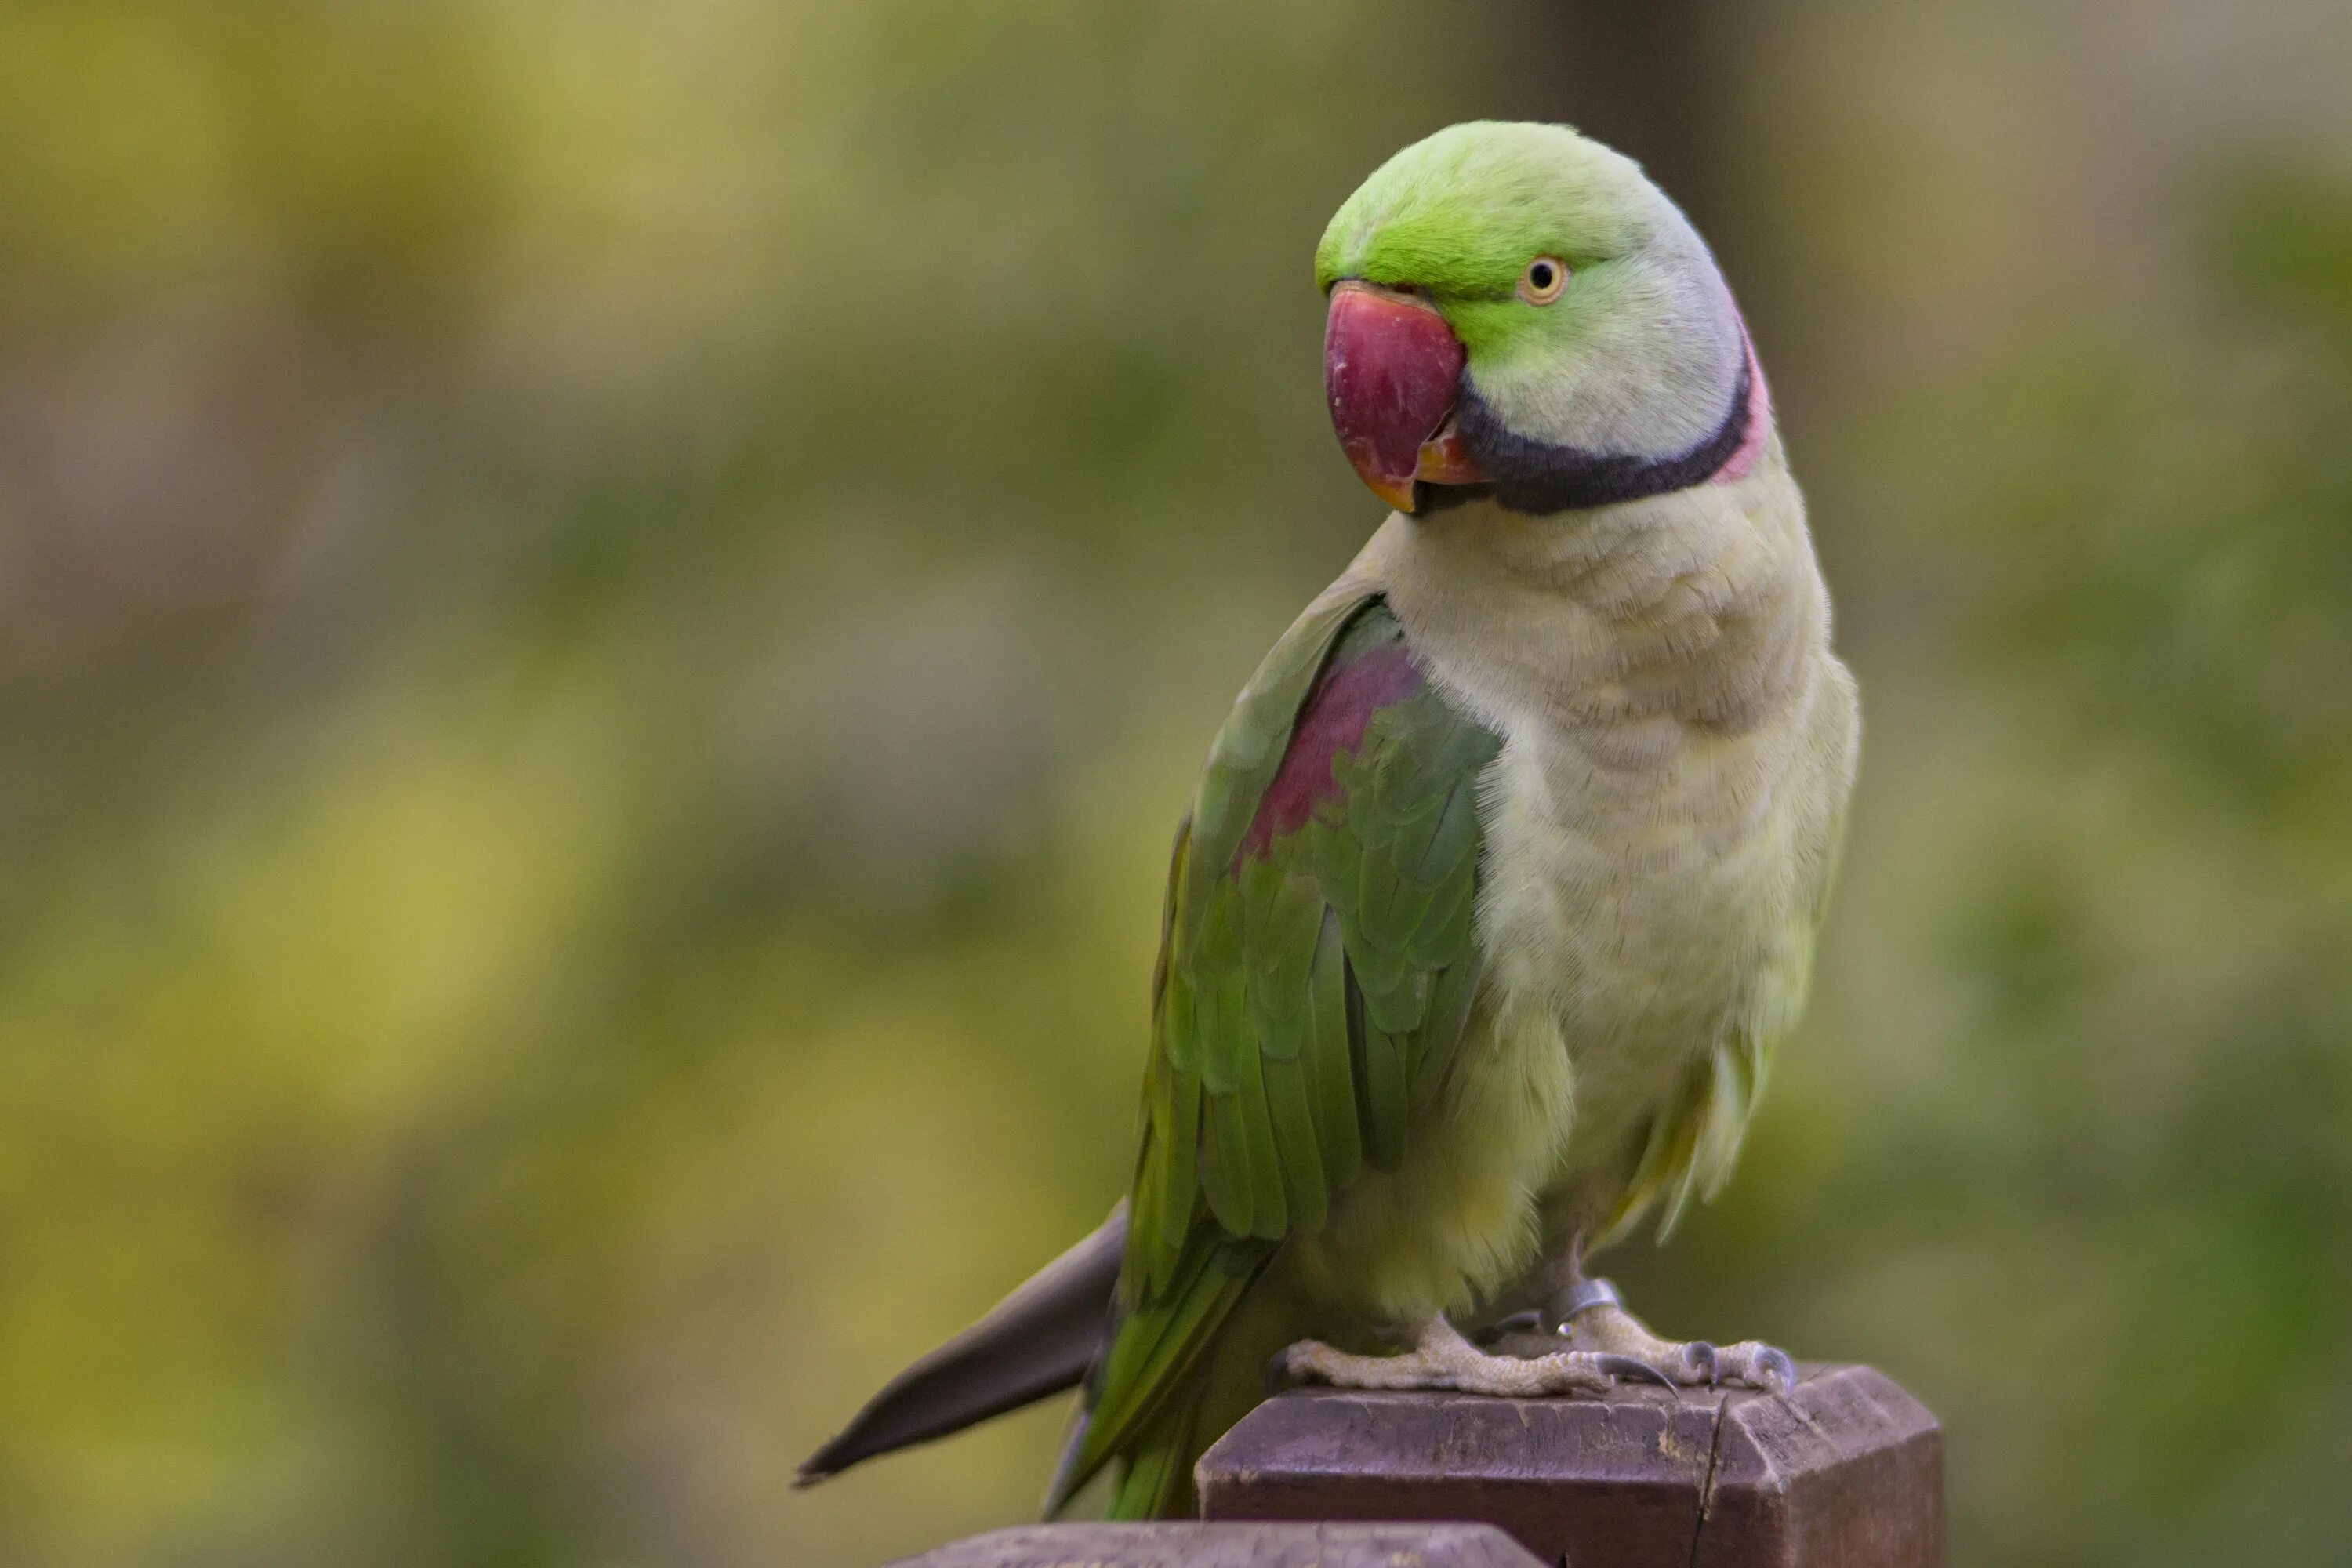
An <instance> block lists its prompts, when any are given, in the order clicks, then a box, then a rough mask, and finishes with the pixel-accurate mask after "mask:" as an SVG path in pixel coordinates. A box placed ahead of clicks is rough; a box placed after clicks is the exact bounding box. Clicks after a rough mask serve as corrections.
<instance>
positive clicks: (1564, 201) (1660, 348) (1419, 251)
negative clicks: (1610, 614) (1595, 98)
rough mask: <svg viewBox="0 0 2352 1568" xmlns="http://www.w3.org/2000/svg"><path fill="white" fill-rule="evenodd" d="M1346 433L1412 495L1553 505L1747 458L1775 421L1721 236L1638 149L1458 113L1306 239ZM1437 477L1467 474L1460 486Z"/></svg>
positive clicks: (1605, 498)
mask: <svg viewBox="0 0 2352 1568" xmlns="http://www.w3.org/2000/svg"><path fill="white" fill-rule="evenodd" d="M1315 277H1316V281H1317V282H1318V284H1319V285H1321V287H1322V288H1323V289H1324V290H1325V291H1326V292H1327V293H1328V295H1329V296H1330V317H1329V321H1328V325H1327V326H1326V329H1325V335H1324V349H1323V369H1324V386H1325V391H1326V393H1327V394H1328V397H1329V400H1330V405H1331V421H1332V424H1333V426H1335V427H1336V428H1337V430H1338V431H1339V443H1340V446H1341V447H1343V448H1344V449H1345V450H1346V452H1347V454H1348V458H1349V461H1350V462H1352V463H1353V464H1354V465H1355V466H1356V471H1357V472H1358V473H1359V474H1360V475H1361V476H1362V477H1363V480H1364V482H1365V483H1366V484H1367V485H1370V487H1371V488H1372V489H1373V491H1374V492H1375V493H1376V494H1378V495H1379V496H1380V497H1381V500H1385V501H1387V502H1388V503H1389V504H1390V505H1391V506H1393V507H1395V508H1396V509H1397V510H1400V511H1405V512H1411V511H1413V510H1416V508H1417V507H1420V508H1422V509H1424V510H1425V509H1426V508H1427V507H1428V506H1429V505H1431V504H1433V503H1436V502H1441V501H1442V500H1444V497H1445V496H1446V495H1447V494H1449V493H1453V494H1476V493H1482V492H1481V491H1479V490H1474V489H1468V488H1467V487H1484V492H1483V493H1490V494H1492V495H1493V496H1494V498H1495V499H1496V500H1497V501H1499V502H1500V503H1501V504H1502V505H1504V506H1505V507H1507V508H1510V509H1511V510H1517V511H1524V512H1537V513H1544V512H1554V511H1561V510H1569V509H1570V508H1580V507H1589V506H1600V505H1605V504H1608V503H1610V502H1612V501H1619V500H1634V499H1638V498H1640V497H1642V496H1647V495H1657V494H1662V493H1664V492H1665V491H1667V490H1673V489H1683V488H1685V486H1689V485H1694V484H1699V483H1703V482H1705V481H1706V480H1707V479H1715V478H1718V477H1737V475H1738V473H1741V472H1744V471H1745V470H1746V468H1747V466H1748V464H1750V463H1752V462H1753V461H1754V459H1755V457H1756V454H1757V452H1758V451H1759V449H1760V447H1762V445H1763V443H1764V440H1765V437H1766V435H1767V432H1768V428H1769V422H1770V409H1769V401H1768V399H1767V396H1766V394H1765V390H1764V381H1763V376H1762V374H1761V372H1759V370H1758V368H1757V366H1756V363H1755V357H1754V354H1753V353H1752V352H1751V351H1750V350H1749V348H1748V336H1747V331H1746V329H1745V327H1744V326H1743V325H1742V323H1741V321H1740V317H1739V310H1738V306H1736V305H1735V304H1734V303H1733V302H1732V298H1731V291H1730V289H1728V288H1727V287H1726V286H1725V284H1724V281H1723V277H1722V274H1721V273H1719V272H1718V271H1717V269H1716V265H1715V258H1713V257H1712V256H1711V255H1709V254H1708V251H1707V248H1706V242H1705V241H1704V240H1702V239H1700V238H1699V237H1698V233H1697V231H1696V230H1695V229H1693V228H1692V227H1691V226H1690V221H1689V220H1688V219H1687V218H1685V217H1684V216H1683V215H1682V212H1681V210H1680V209H1679V208H1677V207H1676V206H1675V205H1674V203H1672V202H1670V201H1668V200H1667V199H1666V197H1665V195H1664V193H1662V192H1661V191H1659V189H1658V188H1657V187H1656V186H1655V185H1653V184H1651V183H1650V182H1649V180H1648V179H1647V178H1645V177H1644V176H1643V174H1642V171H1641V168H1640V166H1639V165H1637V164H1636V163H1633V160H1632V159H1630V158H1627V157H1625V156H1623V155H1622V154H1621V153H1614V152H1612V151H1611V150H1610V149H1608V148H1606V147H1603V146H1601V144H1600V143H1598V142H1591V141H1587V140H1586V139H1585V138H1584V137H1582V136H1580V135H1578V134H1577V133H1576V132H1573V131H1570V130H1569V129H1568V128H1567V127H1565V126H1560V125H1534V124H1507V123H1501V122H1496V121H1478V122H1475V123H1472V124H1467V125H1455V126H1452V127H1450V128H1448V129H1446V130H1444V131H1441V132H1437V134H1435V135H1434V136H1431V137H1429V138H1428V139H1427V140H1425V141H1422V142H1415V143H1414V144H1413V145H1412V146H1410V147H1408V148H1406V149H1405V150H1404V151H1403V152H1402V153H1398V154H1397V155H1396V156H1395V157H1393V158H1391V159H1390V160H1389V161H1388V162H1387V163H1384V164H1382V165H1381V168H1380V169H1379V171H1378V172H1376V173H1375V174H1373V175H1372V177H1371V178H1370V179H1369V180H1366V181H1365V182H1364V184H1363V185H1362V186H1361V187H1360V189H1358V190H1357V192H1356V194H1355V195H1352V196H1349V198H1348V200H1347V203H1346V205H1343V206H1341V207H1340V209H1339V213H1338V215H1337V216H1334V217H1333V218H1332V219H1331V224H1330V226H1329V227H1328V228H1327V229H1326V230H1325V231H1324V234H1323V240H1322V243H1321V244H1320V245H1318V247H1316V251H1315ZM1424 486H1434V487H1444V486H1454V487H1465V488H1464V489H1460V490H1458V491H1454V492H1448V491H1444V490H1437V491H1434V492H1433V491H1431V490H1428V489H1423V487H1424Z"/></svg>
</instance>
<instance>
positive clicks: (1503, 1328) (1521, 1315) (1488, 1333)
mask: <svg viewBox="0 0 2352 1568" xmlns="http://www.w3.org/2000/svg"><path fill="white" fill-rule="evenodd" d="M1542 1328H1543V1314H1542V1313H1541V1312H1538V1311H1534V1310H1528V1311H1525V1312H1513V1313H1512V1314H1511V1315H1510V1316H1509V1317H1507V1318H1497V1319H1496V1320H1495V1321H1493V1322H1491V1323H1489V1324H1487V1325H1486V1327H1485V1328H1483V1329H1481V1330H1479V1331H1478V1333H1477V1342H1478V1343H1480V1344H1482V1345H1491V1344H1493V1343H1494V1342H1496V1340H1499V1339H1502V1338H1504V1337H1505V1336H1506V1335H1509V1334H1532V1333H1536V1332H1538V1331H1540V1330H1541V1329H1542Z"/></svg>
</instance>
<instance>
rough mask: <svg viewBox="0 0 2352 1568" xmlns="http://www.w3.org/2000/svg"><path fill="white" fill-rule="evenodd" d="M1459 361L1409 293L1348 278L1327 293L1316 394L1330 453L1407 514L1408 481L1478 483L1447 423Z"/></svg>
mask: <svg viewBox="0 0 2352 1568" xmlns="http://www.w3.org/2000/svg"><path fill="white" fill-rule="evenodd" d="M1465 358H1466V355H1465V353H1464V351H1463V347H1462V342H1461V340H1460V339H1458V338H1456V337H1455V336H1454V330H1453V329H1452V328H1451V327H1448V326H1447V325H1446V324H1445V318H1444V317H1443V316H1441V315H1439V314H1438V313H1437V312H1436V311H1435V310H1433V309H1431V308H1430V307H1429V306H1428V305H1427V304H1425V303H1423V301H1421V300H1417V299H1415V298H1413V297H1412V295H1410V294H1402V293H1398V292H1396V291H1395V290H1393V289H1382V288H1381V287H1379V286H1378V285H1376V284H1371V283H1366V282H1363V281H1362V280H1360V279H1352V278H1351V279H1347V280H1346V281H1344V282H1342V283H1340V284H1339V286H1338V287H1336V288H1334V289H1332V290H1331V314H1330V317H1329V320H1328V321H1327V322H1326V323H1325V326H1324V331H1323V391H1324V395H1325V396H1326V397H1327V398H1328V400H1329V402H1330V405H1331V427H1332V428H1333V429H1334V430H1336V431H1338V432H1339V447H1340V449H1341V450H1343V451H1345V452H1346V453H1347V454H1348V461H1349V462H1350V463H1352V464H1354V465H1355V468H1356V472H1357V474H1358V475H1359V476H1360V477H1361V479H1363V481H1364V483H1365V484H1366V485H1368V486H1370V489H1371V491H1372V493H1373V494H1374V495H1376V496H1379V497H1380V498H1381V500H1384V501H1386V502H1388V503H1389V504H1390V505H1391V506H1392V507H1394V508H1396V509H1397V510H1399V511H1404V512H1409V511H1412V510H1413V503H1414V500H1415V496H1414V489H1413V487H1414V483H1415V481H1417V480H1426V481H1428V482H1429V483H1431V484H1442V485H1467V484H1478V483H1481V482H1483V481H1484V480H1485V479H1486V474H1485V472H1484V471H1483V470H1481V469H1480V468H1479V467H1478V461H1477V458H1475V457H1474V456H1472V454H1471V452H1470V449H1469V447H1467V446H1466V445H1465V443H1464V441H1463V439H1462V437H1461V434H1460V432H1459V431H1457V430H1456V429H1454V424H1453V413H1454V401H1455V399H1456V397H1457V396H1458V395H1459V394H1460V390H1461V382H1462V365H1463V362H1464V360H1465Z"/></svg>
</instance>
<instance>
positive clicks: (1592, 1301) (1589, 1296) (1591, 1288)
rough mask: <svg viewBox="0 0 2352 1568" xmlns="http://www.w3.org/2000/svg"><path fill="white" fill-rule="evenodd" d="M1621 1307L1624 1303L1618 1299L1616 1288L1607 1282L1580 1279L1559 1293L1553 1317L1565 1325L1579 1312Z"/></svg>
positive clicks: (1604, 1280)
mask: <svg viewBox="0 0 2352 1568" xmlns="http://www.w3.org/2000/svg"><path fill="white" fill-rule="evenodd" d="M1623 1305H1624V1302H1623V1301H1622V1300H1620V1299H1619V1297H1618V1294H1617V1287H1616V1286H1614V1285H1612V1284H1611V1283H1610V1282H1609V1281H1608V1280H1606V1279H1580V1280H1578V1281H1577V1282H1576V1283H1575V1284H1573V1285H1570V1287H1569V1288H1568V1289H1565V1290H1562V1291H1561V1292H1560V1293H1559V1300H1558V1301H1557V1303H1556V1304H1555V1315H1556V1316H1557V1317H1558V1318H1559V1321H1561V1322H1563V1323H1565V1322H1567V1321H1569V1320H1570V1319H1571V1318H1573V1317H1575V1316H1576V1315H1577V1314H1578V1313H1579V1312H1586V1311H1590V1310H1592V1309H1593V1308H1595V1307H1622V1306H1623Z"/></svg>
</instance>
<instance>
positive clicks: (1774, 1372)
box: [1754, 1345, 1797, 1399]
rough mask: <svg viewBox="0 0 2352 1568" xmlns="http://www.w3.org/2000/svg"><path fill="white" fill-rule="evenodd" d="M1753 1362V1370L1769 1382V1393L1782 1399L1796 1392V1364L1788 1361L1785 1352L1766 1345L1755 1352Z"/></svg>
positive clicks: (1787, 1355) (1787, 1354)
mask: <svg viewBox="0 0 2352 1568" xmlns="http://www.w3.org/2000/svg"><path fill="white" fill-rule="evenodd" d="M1754 1361H1755V1369H1756V1370H1757V1371H1758V1372H1760V1373H1763V1374H1764V1375H1765V1376H1766V1377H1767V1378H1769V1379H1770V1380H1771V1381H1770V1384H1769V1389H1770V1392H1772V1393H1774V1394H1779V1395H1780V1397H1781V1398H1783V1399H1786V1398H1788V1397H1789V1396H1790V1394H1794V1393H1796V1392H1797V1363H1795V1362H1793V1361H1790V1359H1789V1352H1787V1351H1784V1350H1780V1349H1779V1348H1777V1347H1776V1346H1772V1345H1766V1346H1764V1347H1763V1348H1762V1349H1760V1350H1759V1351H1758V1352H1756V1355H1755V1358H1754Z"/></svg>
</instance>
